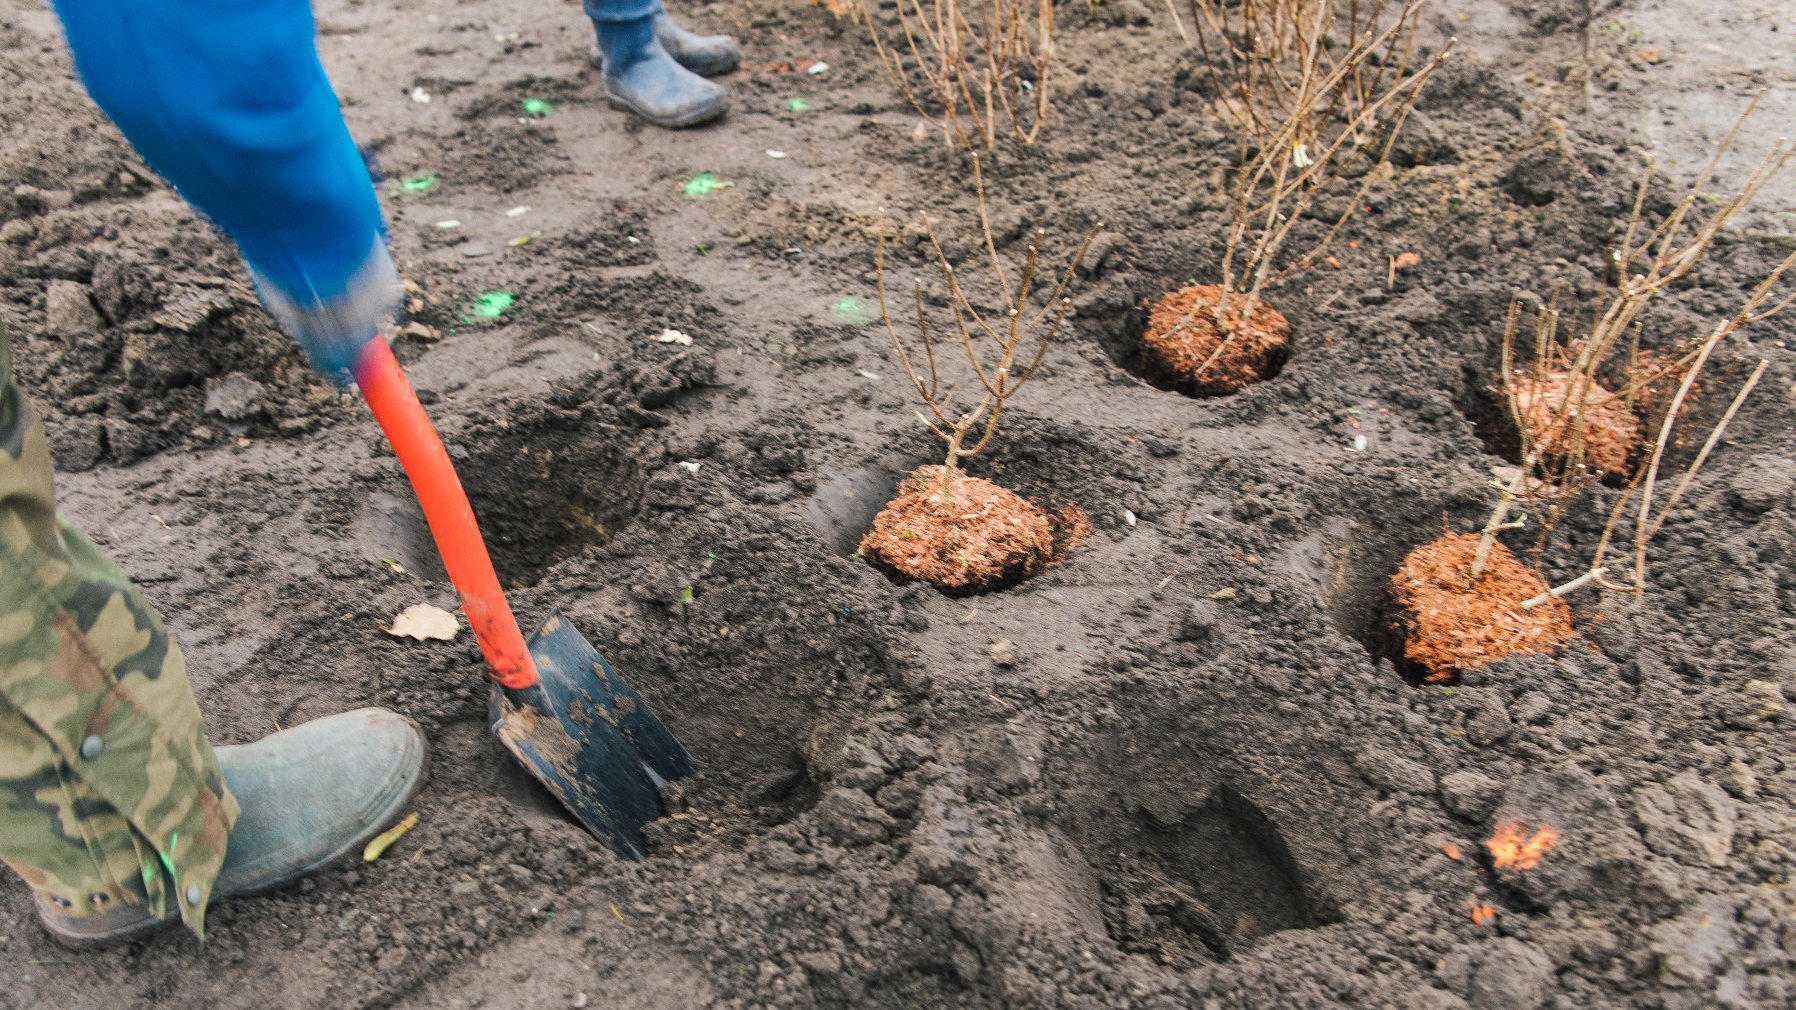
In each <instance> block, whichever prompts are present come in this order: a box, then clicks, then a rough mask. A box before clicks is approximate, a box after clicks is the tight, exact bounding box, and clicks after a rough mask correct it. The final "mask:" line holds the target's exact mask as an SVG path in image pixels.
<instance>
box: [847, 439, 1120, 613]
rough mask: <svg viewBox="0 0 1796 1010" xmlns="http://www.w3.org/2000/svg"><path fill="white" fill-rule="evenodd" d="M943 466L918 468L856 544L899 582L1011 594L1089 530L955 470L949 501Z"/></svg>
mask: <svg viewBox="0 0 1796 1010" xmlns="http://www.w3.org/2000/svg"><path fill="white" fill-rule="evenodd" d="M941 479H942V468H941V467H940V466H925V467H920V468H919V469H917V470H916V471H915V472H913V473H912V474H911V475H910V476H909V477H907V478H905V481H904V484H903V485H902V486H901V487H900V488H899V492H898V496H897V497H896V498H893V499H892V500H891V502H889V503H888V504H887V505H886V507H885V508H883V509H881V510H880V512H879V514H878V515H876V516H874V517H873V528H872V529H870V530H868V531H867V535H866V536H865V537H864V538H862V540H861V544H860V551H861V556H862V557H864V558H866V559H867V560H868V561H869V562H871V563H872V564H873V565H874V566H875V567H877V568H879V569H881V570H882V571H884V572H886V574H888V575H890V576H892V577H893V578H896V579H899V580H900V581H905V582H910V581H913V580H916V581H922V582H927V583H929V584H930V585H932V586H934V587H936V588H937V589H940V590H941V591H942V592H944V593H947V594H949V595H951V596H970V595H972V594H975V593H987V592H991V591H993V590H997V589H1008V588H1009V587H1011V586H1014V585H1016V584H1017V583H1018V582H1021V581H1023V580H1024V579H1026V578H1028V577H1029V576H1031V575H1034V574H1035V573H1036V572H1039V571H1041V570H1042V569H1043V568H1046V567H1047V566H1048V565H1051V564H1053V563H1054V562H1056V561H1059V560H1060V559H1061V558H1063V557H1065V556H1066V552H1067V551H1068V550H1071V549H1072V547H1073V546H1074V545H1075V544H1077V543H1078V542H1079V541H1080V540H1083V539H1085V535H1086V532H1087V528H1086V524H1085V521H1084V520H1085V517H1084V515H1083V513H1081V512H1079V511H1078V510H1077V509H1075V508H1069V509H1066V510H1065V511H1063V512H1061V513H1060V514H1058V515H1055V514H1051V513H1049V512H1046V511H1044V510H1043V509H1041V508H1040V507H1038V506H1036V505H1035V504H1033V503H1031V502H1029V501H1028V500H1026V499H1024V498H1023V497H1022V496H1020V495H1018V494H1016V493H1015V492H1012V491H1007V490H1005V489H1004V488H1001V487H999V486H998V485H996V484H993V483H992V482H991V481H989V480H985V479H984V478H981V477H969V476H967V475H966V474H965V473H962V472H956V473H955V474H954V475H953V476H952V477H951V478H950V480H949V490H948V497H947V499H946V500H945V501H944V500H943V497H942V492H941Z"/></svg>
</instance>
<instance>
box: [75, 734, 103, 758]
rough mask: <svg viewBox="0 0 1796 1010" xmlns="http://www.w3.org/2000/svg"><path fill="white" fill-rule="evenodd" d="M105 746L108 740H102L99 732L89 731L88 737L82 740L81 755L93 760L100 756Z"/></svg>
mask: <svg viewBox="0 0 1796 1010" xmlns="http://www.w3.org/2000/svg"><path fill="white" fill-rule="evenodd" d="M105 746H106V742H105V741H104V740H101V739H100V737H99V735H98V734H96V733H89V734H88V735H87V739H85V740H83V741H81V756H82V757H84V758H86V759H88V760H89V761H92V760H93V759H94V758H97V757H99V756H100V751H101V750H102V749H104V748H105Z"/></svg>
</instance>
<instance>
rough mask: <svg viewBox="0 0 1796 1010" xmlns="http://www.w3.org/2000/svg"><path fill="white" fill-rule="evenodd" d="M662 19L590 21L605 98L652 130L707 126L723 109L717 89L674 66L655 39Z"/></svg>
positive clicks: (673, 62) (723, 101)
mask: <svg viewBox="0 0 1796 1010" xmlns="http://www.w3.org/2000/svg"><path fill="white" fill-rule="evenodd" d="M662 17H665V15H660V14H656V15H648V16H644V17H640V18H635V19H633V20H630V21H598V20H594V21H593V27H594V28H595V29H597V30H598V35H599V52H600V54H601V56H602V57H603V60H604V63H603V66H604V68H605V97H606V98H607V99H608V100H609V101H610V102H611V105H612V106H613V107H615V108H619V109H623V110H625V111H627V112H634V113H635V114H637V115H638V116H641V117H642V118H643V119H646V120H648V121H649V122H651V123H654V124H655V125H656V126H665V127H668V128H670V129H679V128H681V127H686V126H697V125H699V124H700V123H708V122H710V121H711V120H713V119H716V118H717V117H719V116H721V115H723V114H724V111H725V110H726V109H727V108H728V107H729V105H728V103H727V102H726V101H725V100H724V97H723V89H722V88H720V87H718V86H717V85H715V84H712V83H711V82H710V81H707V80H705V79H704V78H703V77H700V76H698V75H697V74H694V73H693V72H692V71H690V70H687V69H686V68H685V67H683V66H681V65H680V64H679V63H677V62H675V61H674V58H673V56H672V55H670V54H669V53H668V51H667V49H666V48H665V47H663V46H662V45H661V41H660V40H659V39H657V38H656V37H655V24H656V22H657V21H658V20H659V19H660V18H662Z"/></svg>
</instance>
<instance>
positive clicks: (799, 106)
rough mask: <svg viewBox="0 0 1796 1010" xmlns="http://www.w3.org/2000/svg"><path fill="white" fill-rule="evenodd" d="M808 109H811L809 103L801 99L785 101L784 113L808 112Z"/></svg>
mask: <svg viewBox="0 0 1796 1010" xmlns="http://www.w3.org/2000/svg"><path fill="white" fill-rule="evenodd" d="M810 109H811V103H810V102H807V101H805V100H804V99H802V98H788V99H786V111H787V112H809V111H810Z"/></svg>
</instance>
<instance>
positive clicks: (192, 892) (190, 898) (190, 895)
mask: <svg viewBox="0 0 1796 1010" xmlns="http://www.w3.org/2000/svg"><path fill="white" fill-rule="evenodd" d="M187 903H188V904H189V905H197V904H199V903H200V885H198V884H188V885H187Z"/></svg>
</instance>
